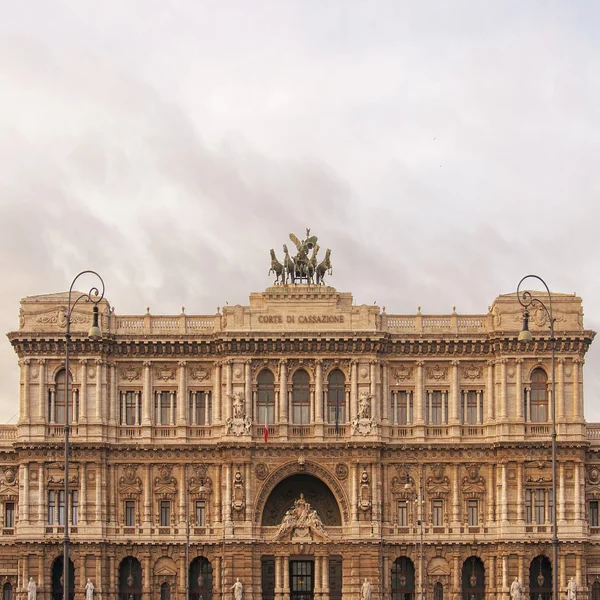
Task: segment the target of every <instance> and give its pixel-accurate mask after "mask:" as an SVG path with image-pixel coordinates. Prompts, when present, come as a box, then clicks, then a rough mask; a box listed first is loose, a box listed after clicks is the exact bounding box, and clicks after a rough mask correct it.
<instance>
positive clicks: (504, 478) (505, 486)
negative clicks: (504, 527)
mask: <svg viewBox="0 0 600 600" xmlns="http://www.w3.org/2000/svg"><path fill="white" fill-rule="evenodd" d="M500 468H501V469H502V521H508V477H507V476H506V471H507V464H506V463H502V464H501V465H500Z"/></svg>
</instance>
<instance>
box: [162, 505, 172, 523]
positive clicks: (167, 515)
mask: <svg viewBox="0 0 600 600" xmlns="http://www.w3.org/2000/svg"><path fill="white" fill-rule="evenodd" d="M160 526H161V527H170V526H171V502H170V501H169V500H161V501H160Z"/></svg>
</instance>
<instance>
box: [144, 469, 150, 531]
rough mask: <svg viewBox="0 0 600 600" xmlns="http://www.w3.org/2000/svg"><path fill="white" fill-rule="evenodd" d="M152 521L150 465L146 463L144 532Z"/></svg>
mask: <svg viewBox="0 0 600 600" xmlns="http://www.w3.org/2000/svg"><path fill="white" fill-rule="evenodd" d="M151 523H152V465H146V469H145V473H144V532H145V529H146V528H147V527H150V524H151Z"/></svg>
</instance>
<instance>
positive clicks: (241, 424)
mask: <svg viewBox="0 0 600 600" xmlns="http://www.w3.org/2000/svg"><path fill="white" fill-rule="evenodd" d="M229 400H230V402H231V406H232V408H233V417H227V419H226V421H225V423H226V425H227V434H229V435H231V434H233V435H236V436H240V435H250V429H251V427H252V420H251V419H250V417H248V416H247V415H246V403H245V398H244V394H243V393H242V392H235V393H234V394H229Z"/></svg>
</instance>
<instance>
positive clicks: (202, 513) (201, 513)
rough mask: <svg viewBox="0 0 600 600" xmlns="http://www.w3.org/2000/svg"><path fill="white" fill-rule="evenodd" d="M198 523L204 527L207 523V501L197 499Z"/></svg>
mask: <svg viewBox="0 0 600 600" xmlns="http://www.w3.org/2000/svg"><path fill="white" fill-rule="evenodd" d="M196 525H198V526H199V527H203V526H204V525H206V502H205V501H204V500H196Z"/></svg>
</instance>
